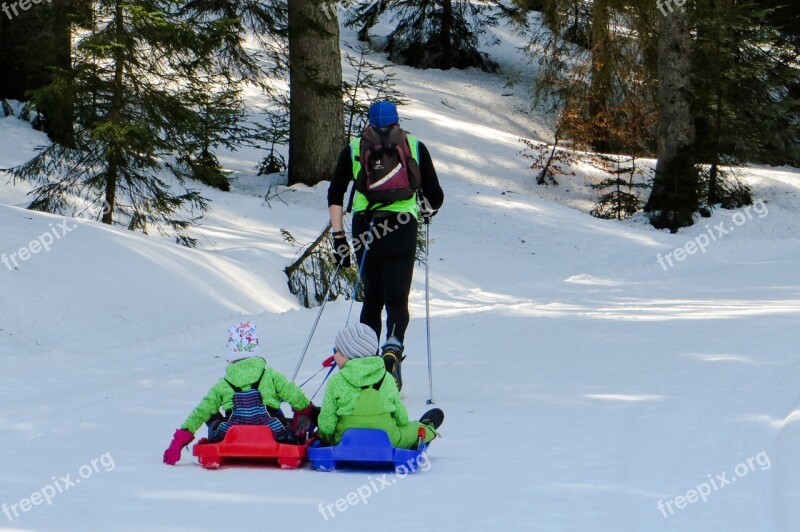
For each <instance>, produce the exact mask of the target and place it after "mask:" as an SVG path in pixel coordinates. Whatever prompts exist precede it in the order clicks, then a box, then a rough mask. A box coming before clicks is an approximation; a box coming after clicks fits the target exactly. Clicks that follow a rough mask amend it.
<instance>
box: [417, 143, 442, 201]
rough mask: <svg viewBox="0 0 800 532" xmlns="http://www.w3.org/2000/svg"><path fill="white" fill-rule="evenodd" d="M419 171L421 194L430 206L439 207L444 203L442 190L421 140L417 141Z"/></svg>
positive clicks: (429, 156) (426, 149)
mask: <svg viewBox="0 0 800 532" xmlns="http://www.w3.org/2000/svg"><path fill="white" fill-rule="evenodd" d="M419 171H420V174H421V175H422V184H421V185H420V189H421V190H420V192H421V194H422V196H423V197H425V199H427V200H428V202H429V203H430V205H431V207H433V208H434V209H440V208H441V207H442V203H444V191H443V190H442V187H441V185H439V177H438V176H437V175H436V169H435V168H434V167H433V161H432V160H431V154H430V152H428V148H426V147H425V145H424V144H423V143H422V142H420V143H419Z"/></svg>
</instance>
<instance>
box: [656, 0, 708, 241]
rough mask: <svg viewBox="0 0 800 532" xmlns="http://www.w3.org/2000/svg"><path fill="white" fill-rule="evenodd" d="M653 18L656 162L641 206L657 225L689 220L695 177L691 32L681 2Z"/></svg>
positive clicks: (695, 201)
mask: <svg viewBox="0 0 800 532" xmlns="http://www.w3.org/2000/svg"><path fill="white" fill-rule="evenodd" d="M673 7H674V10H673V11H672V12H671V13H669V12H668V13H667V14H666V15H662V14H661V13H657V14H656V17H657V19H658V107H659V115H658V162H657V163H656V175H655V181H654V182H653V190H652V192H651V193H650V198H649V199H648V201H647V205H645V211H647V212H649V213H650V221H651V223H652V224H653V225H654V226H655V227H658V228H669V229H670V230H671V231H672V232H676V231H677V230H678V228H680V227H685V226H688V225H692V223H693V215H694V213H695V212H696V211H697V209H698V207H699V191H698V188H699V178H698V173H697V170H696V168H695V164H694V162H695V161H694V154H693V144H694V137H695V130H694V122H693V119H692V114H691V106H692V80H691V34H690V28H689V19H688V13H687V10H686V6H677V5H675V4H673Z"/></svg>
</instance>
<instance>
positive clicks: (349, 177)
mask: <svg viewBox="0 0 800 532" xmlns="http://www.w3.org/2000/svg"><path fill="white" fill-rule="evenodd" d="M352 182H353V161H351V160H350V145H349V144H348V145H347V146H345V147H344V149H343V150H342V152H341V153H340V154H339V160H338V161H336V168H335V169H334V170H333V176H332V177H331V184H330V186H328V207H330V206H331V205H342V206H344V195H345V193H346V192H347V187H348V186H349V185H350V183H352Z"/></svg>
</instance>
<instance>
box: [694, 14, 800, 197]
mask: <svg viewBox="0 0 800 532" xmlns="http://www.w3.org/2000/svg"><path fill="white" fill-rule="evenodd" d="M770 13H771V10H767V9H762V8H760V7H758V6H757V5H756V4H755V3H754V2H739V1H734V0H698V2H697V4H696V8H695V10H694V12H693V16H694V23H695V27H696V28H697V32H696V35H697V37H696V39H695V45H694V54H693V72H694V75H693V80H692V88H693V92H694V95H695V99H694V105H693V114H694V116H695V117H696V120H695V123H696V125H697V138H696V142H695V153H696V155H697V160H698V162H699V163H703V164H706V165H708V172H707V176H708V186H707V202H708V203H709V204H712V205H713V204H717V203H722V204H723V206H725V207H728V208H734V207H740V206H741V205H742V204H749V203H750V202H751V200H750V196H749V193H748V192H747V190H746V189H743V188H742V187H741V186H737V185H736V183H728V182H726V181H725V180H724V179H722V177H723V176H722V169H721V167H724V166H725V165H736V164H742V163H744V162H747V161H764V160H767V161H769V160H773V161H774V160H776V159H778V157H776V155H778V154H776V153H774V152H775V147H776V145H780V144H781V142H780V140H779V139H785V138H792V137H796V136H797V133H798V126H800V124H798V123H797V122H796V121H792V120H787V119H786V117H787V116H789V115H791V113H792V112H793V111H794V112H797V109H798V101H797V100H796V99H794V98H792V96H791V94H790V90H791V84H792V82H793V81H794V80H797V79H798V78H800V69H798V67H797V66H793V64H794V51H793V50H792V49H791V47H789V46H787V45H786V43H782V38H781V35H780V34H779V32H778V30H777V29H775V28H774V27H771V26H770V25H768V24H767V17H768V15H769V14H770ZM731 187H733V188H732V189H731Z"/></svg>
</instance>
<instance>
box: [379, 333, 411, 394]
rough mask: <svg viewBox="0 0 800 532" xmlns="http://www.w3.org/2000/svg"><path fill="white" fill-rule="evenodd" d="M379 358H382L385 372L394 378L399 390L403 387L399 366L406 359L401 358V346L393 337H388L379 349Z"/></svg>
mask: <svg viewBox="0 0 800 532" xmlns="http://www.w3.org/2000/svg"><path fill="white" fill-rule="evenodd" d="M381 356H383V363H384V364H385V365H386V371H388V372H389V373H390V374H391V375H392V377H394V380H395V382H396V383H397V389H398V390H400V389H401V388H402V387H403V377H402V375H401V374H400V364H401V363H402V362H403V360H404V359H405V358H406V357H404V356H403V344H401V343H400V341H399V340H398V339H397V338H395V337H394V336H390V337H389V338H388V339H387V340H386V343H385V344H383V347H382V348H381Z"/></svg>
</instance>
